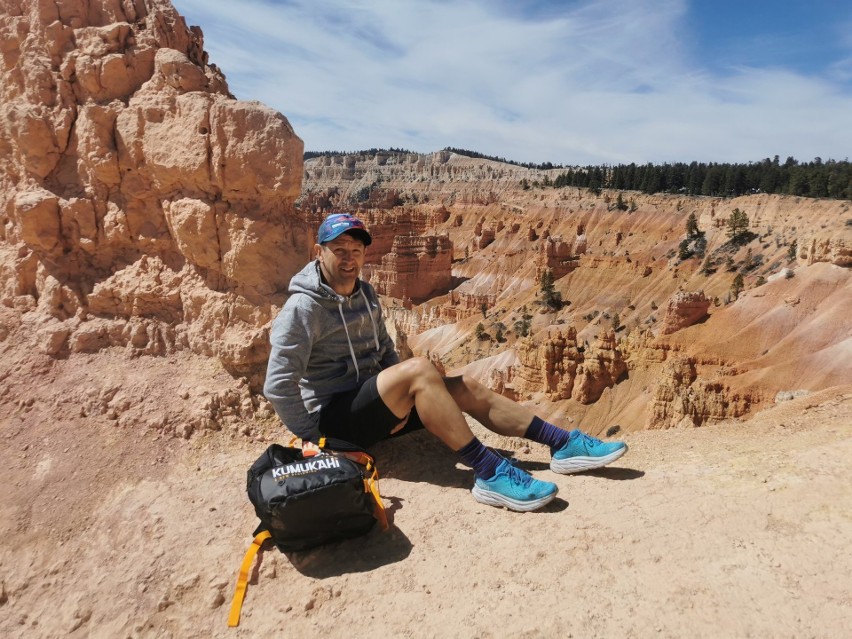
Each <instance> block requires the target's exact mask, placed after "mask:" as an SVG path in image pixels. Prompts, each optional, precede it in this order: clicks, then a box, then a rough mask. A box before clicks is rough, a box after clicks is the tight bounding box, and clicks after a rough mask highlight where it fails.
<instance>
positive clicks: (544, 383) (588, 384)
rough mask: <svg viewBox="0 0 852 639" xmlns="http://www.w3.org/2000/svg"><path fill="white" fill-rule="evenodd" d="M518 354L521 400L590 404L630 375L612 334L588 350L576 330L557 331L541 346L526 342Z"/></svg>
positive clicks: (515, 389) (515, 378) (516, 387)
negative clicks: (544, 398)
mask: <svg viewBox="0 0 852 639" xmlns="http://www.w3.org/2000/svg"><path fill="white" fill-rule="evenodd" d="M517 353H518V360H519V362H520V364H519V366H518V368H517V369H516V370H515V371H513V374H512V378H513V392H514V393H517V394H518V395H520V396H522V397H525V396H530V395H533V394H536V393H544V394H546V396H547V397H548V399H550V400H551V401H558V400H562V399H574V400H576V401H578V402H580V403H581V404H591V403H594V402H596V401H597V400H598V399H599V398H600V396H601V394H603V392H604V390H605V389H607V388H610V387H612V386H614V385H615V384H616V383H617V382H618V381H619V380H620V379H621V377H622V376H623V375H624V374H625V373H626V372H627V364H626V363H625V360H624V357H623V355H622V353H621V351H620V350H619V349H618V346H617V344H616V340H615V334H614V333H613V332H612V331H603V332H602V333H601V335H600V337H599V338H598V339H597V340H595V342H594V344H593V345H592V346H591V348H590V349H588V350H586V349H584V348H581V347H580V346H579V345H578V343H577V331H576V329H575V328H574V327H568V328H565V329H557V330H555V331H550V332H549V333H548V335H547V337H546V338H545V339H544V340H542V341H541V342H538V341H536V340H533V339H526V340H523V341H522V342H520V343H519V344H518V346H517Z"/></svg>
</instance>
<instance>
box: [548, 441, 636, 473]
mask: <svg viewBox="0 0 852 639" xmlns="http://www.w3.org/2000/svg"><path fill="white" fill-rule="evenodd" d="M626 452H627V446H625V447H624V448H619V449H618V450H616V451H613V452H611V453H610V454H609V455H604V456H603V457H566V458H565V459H551V460H550V470H552V471H553V472H554V473H559V474H560V475H570V474H572V473H582V472H583V471H584V470H594V469H595V468H602V467H604V466H606V465H607V464H611V463H612V462H614V461H615V460H616V459H618V458H619V457H621V456H622V455H623V454H624V453H626Z"/></svg>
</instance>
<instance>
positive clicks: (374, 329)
mask: <svg viewBox="0 0 852 639" xmlns="http://www.w3.org/2000/svg"><path fill="white" fill-rule="evenodd" d="M358 290H359V291H361V297H363V298H364V304H366V305H367V313H369V314H370V322H372V324H373V339H375V340H376V350H377V351H378V350H379V329H378V328H376V320H375V318H374V317H373V311H371V310H370V300H368V299H367V296H366V294H365V293H364V289H363V288H360V287H359V288H358Z"/></svg>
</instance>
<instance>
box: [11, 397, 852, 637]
mask: <svg viewBox="0 0 852 639" xmlns="http://www.w3.org/2000/svg"><path fill="white" fill-rule="evenodd" d="M6 406H7V407H8V406H10V405H9V404H7V405H6ZM35 408H36V409H37V406H36V407H35ZM0 436H2V438H3V445H2V451H0V467H2V468H3V491H2V498H0V539H2V545H0V581H2V591H0V609H2V610H0V635H2V636H4V637H56V636H71V637H255V636H261V635H264V636H273V635H274V636H291V637H303V636H324V637H350V636H352V635H353V633H354V632H358V633H371V634H373V635H375V636H401V637H498V636H522V637H554V636H559V637H615V636H617V637H682V636H692V637H797V638H798V637H832V638H835V637H844V636H845V637H848V636H852V578H850V575H852V557H850V553H849V548H850V543H852V482H850V481H849V478H848V475H849V469H850V461H849V460H850V459H852V387H850V386H847V387H841V388H834V389H830V390H828V391H823V392H821V393H818V394H814V395H811V396H808V397H804V398H799V399H796V400H793V401H789V402H785V403H783V404H780V405H778V406H776V407H774V408H772V409H770V410H768V411H764V412H763V413H759V414H758V415H756V416H755V417H754V418H753V419H751V420H750V421H749V422H746V423H740V422H730V423H725V424H721V425H716V426H713V427H708V428H701V429H695V430H676V431H675V430H672V431H658V432H640V433H632V434H628V435H626V436H625V439H626V440H627V441H628V443H629V445H630V452H629V453H628V454H627V455H626V456H625V457H623V458H622V459H621V460H619V461H618V462H616V465H614V466H613V467H611V468H608V469H604V470H601V471H596V472H592V473H587V474H583V475H575V476H553V475H552V473H550V471H549V470H548V469H547V459H548V458H547V453H546V450H545V449H544V448H543V447H540V446H537V445H533V446H532V447H531V448H526V447H525V445H524V444H523V443H522V442H521V443H516V442H506V441H498V440H489V441H490V443H491V444H492V445H495V446H497V447H499V448H502V449H503V450H504V451H506V454H513V455H514V456H515V457H516V458H517V459H518V460H519V461H520V463H521V465H522V466H523V467H524V468H526V469H528V470H530V471H531V472H533V473H534V474H535V475H536V476H539V477H544V478H549V479H554V480H555V481H556V483H557V484H558V485H559V489H560V491H559V496H558V497H557V499H556V500H555V501H554V502H553V503H552V504H550V505H549V506H548V507H546V508H545V509H543V510H541V511H539V512H535V513H527V514H517V513H511V512H508V511H505V510H500V509H495V508H492V507H488V506H484V505H481V504H478V503H477V502H475V501H474V500H473V499H472V498H471V496H470V494H469V489H470V487H471V485H472V481H473V478H472V474H471V471H470V470H469V469H467V468H465V467H463V466H462V465H461V464H457V463H456V459H455V457H454V455H452V454H451V453H449V452H448V451H446V450H445V449H443V448H442V447H441V446H440V445H439V444H438V443H436V442H435V441H434V440H432V439H430V437H429V435H428V434H426V433H418V434H414V435H411V436H408V437H407V438H404V439H401V440H398V441H395V442H388V443H385V444H382V445H381V446H379V447H377V448H376V450H375V453H376V456H377V459H378V465H379V468H380V470H381V471H382V473H383V479H382V482H381V489H382V493H383V495H384V498H385V503H386V505H387V506H388V510H389V513H390V517H391V520H392V526H391V529H390V530H389V531H388V532H385V533H382V532H380V531H378V530H374V531H373V532H372V533H370V534H369V535H368V536H366V537H363V538H360V539H356V540H349V541H345V542H340V543H337V544H334V545H330V546H327V547H325V548H321V549H315V550H312V551H306V552H302V553H292V554H290V555H289V556H288V555H284V554H281V553H279V552H278V551H277V550H275V549H274V548H273V549H269V550H266V551H264V552H262V553H261V560H260V564H259V568H257V569H256V570H255V571H254V572H253V578H252V583H251V585H250V586H249V590H248V596H247V598H246V602H245V606H244V610H243V617H242V623H241V625H240V626H239V628H237V629H229V628H227V626H226V619H227V614H228V608H229V605H230V599H231V595H232V592H233V587H234V582H235V578H236V573H237V570H238V567H239V564H240V561H241V559H242V555H243V553H244V551H245V549H246V547H247V545H248V543H249V542H250V534H251V532H252V530H253V528H254V526H255V523H256V520H255V517H254V513H253V510H252V508H251V505H250V504H249V502H248V500H247V498H246V496H245V492H244V482H245V472H246V470H247V468H248V466H249V465H250V464H251V462H252V461H253V460H254V459H255V458H256V457H257V455H258V454H259V453H260V452H262V450H263V449H264V447H265V444H263V443H258V442H251V441H249V440H248V439H247V438H244V437H240V436H238V435H234V434H226V433H224V432H222V433H209V434H207V435H204V436H197V437H194V438H192V439H190V440H189V441H184V440H180V439H174V438H161V437H157V436H156V435H154V434H152V433H151V432H150V431H146V432H129V431H128V430H126V429H121V428H117V427H115V426H109V425H107V422H105V421H97V420H92V419H83V418H69V419H67V420H65V421H63V422H62V423H55V422H53V421H51V420H50V419H46V418H45V415H44V414H43V413H40V412H39V411H38V410H26V411H24V410H17V411H14V412H13V414H11V415H7V416H5V417H0Z"/></svg>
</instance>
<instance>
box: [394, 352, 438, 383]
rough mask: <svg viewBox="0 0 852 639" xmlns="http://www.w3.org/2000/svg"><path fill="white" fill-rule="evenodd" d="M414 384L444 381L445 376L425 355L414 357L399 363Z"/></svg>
mask: <svg viewBox="0 0 852 639" xmlns="http://www.w3.org/2000/svg"><path fill="white" fill-rule="evenodd" d="M397 366H399V367H400V368H402V372H403V374H404V375H405V376H406V377H408V379H410V380H411V383H412V385H423V384H438V383H443V378H442V377H441V374H440V373H439V372H438V369H437V368H435V366H434V364H432V362H431V361H429V360H428V359H427V358H425V357H412V358H411V359H407V360H405V361H404V362H401V363H399V364H397Z"/></svg>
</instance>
